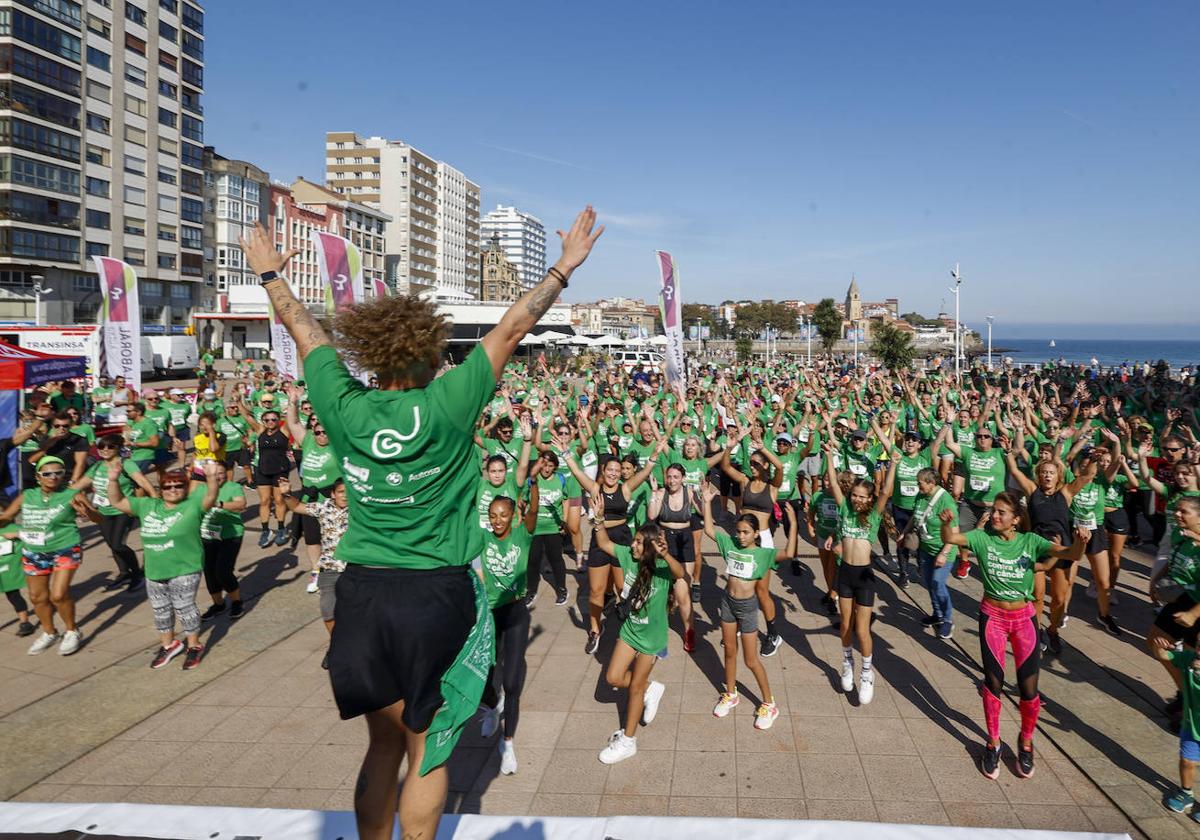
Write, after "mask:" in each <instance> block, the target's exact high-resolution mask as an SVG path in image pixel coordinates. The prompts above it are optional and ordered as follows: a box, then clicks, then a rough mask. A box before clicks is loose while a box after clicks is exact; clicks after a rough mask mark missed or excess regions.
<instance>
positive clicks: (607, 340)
mask: <svg viewBox="0 0 1200 840" xmlns="http://www.w3.org/2000/svg"><path fill="white" fill-rule="evenodd" d="M591 343H592V346H593V347H614V346H616V345H618V344H624V343H625V339H623V338H618V337H617V336H615V335H598V336H596V337H595V338H593V339H591Z"/></svg>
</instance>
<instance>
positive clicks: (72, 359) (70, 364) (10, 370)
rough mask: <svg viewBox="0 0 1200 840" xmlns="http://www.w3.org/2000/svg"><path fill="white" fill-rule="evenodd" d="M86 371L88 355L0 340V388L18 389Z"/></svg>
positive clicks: (5, 389)
mask: <svg viewBox="0 0 1200 840" xmlns="http://www.w3.org/2000/svg"><path fill="white" fill-rule="evenodd" d="M86 375H87V359H85V358H84V357H83V356H54V355H51V354H50V353H39V352H38V351H36V350H26V349H24V348H21V347H17V346H15V345H12V344H9V343H8V342H5V341H0V391H19V390H21V389H23V388H30V387H32V386H34V385H41V384H42V383H43V382H57V381H58V380H60V379H79V378H81V377H83V376H86Z"/></svg>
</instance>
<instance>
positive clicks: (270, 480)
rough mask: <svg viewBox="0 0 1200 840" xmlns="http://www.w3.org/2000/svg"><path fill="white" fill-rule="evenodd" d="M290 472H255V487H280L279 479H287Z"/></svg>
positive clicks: (257, 470)
mask: <svg viewBox="0 0 1200 840" xmlns="http://www.w3.org/2000/svg"><path fill="white" fill-rule="evenodd" d="M288 472H291V471H290V470H288V471H286V472H263V471H262V470H261V469H256V470H255V471H254V486H255V487H278V486H279V479H281V478H287V475H288Z"/></svg>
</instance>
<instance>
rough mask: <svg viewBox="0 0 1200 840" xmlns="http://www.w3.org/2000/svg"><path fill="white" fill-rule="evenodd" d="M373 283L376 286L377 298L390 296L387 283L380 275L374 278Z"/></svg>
mask: <svg viewBox="0 0 1200 840" xmlns="http://www.w3.org/2000/svg"><path fill="white" fill-rule="evenodd" d="M371 283H372V285H373V286H374V288H375V297H377V298H385V297H389V294H388V287H387V283H385V282H383V281H382V280H380V279H379V278H378V277H376V278H375V279H374V280H372V281H371Z"/></svg>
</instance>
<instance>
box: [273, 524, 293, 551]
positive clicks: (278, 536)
mask: <svg viewBox="0 0 1200 840" xmlns="http://www.w3.org/2000/svg"><path fill="white" fill-rule="evenodd" d="M289 539H291V535H290V534H289V533H288V530H287V528H284V527H283V526H282V525H280V526H279V529H278V530H277V531H276V532H275V545H277V546H280V547H281V548H282V547H283V546H285V545H287V541H288V540H289Z"/></svg>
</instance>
